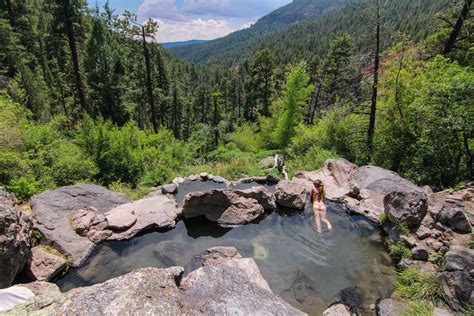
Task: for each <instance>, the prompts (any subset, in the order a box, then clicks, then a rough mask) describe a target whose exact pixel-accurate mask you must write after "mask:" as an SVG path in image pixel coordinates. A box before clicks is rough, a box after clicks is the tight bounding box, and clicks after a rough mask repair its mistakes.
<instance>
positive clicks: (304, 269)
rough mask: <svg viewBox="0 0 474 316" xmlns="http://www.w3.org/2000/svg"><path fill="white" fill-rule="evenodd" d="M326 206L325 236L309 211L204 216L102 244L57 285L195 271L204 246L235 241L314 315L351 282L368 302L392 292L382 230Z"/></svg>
mask: <svg viewBox="0 0 474 316" xmlns="http://www.w3.org/2000/svg"><path fill="white" fill-rule="evenodd" d="M188 189H189V187H188ZM201 189H202V187H201ZM186 191H189V190H186ZM328 209H329V211H328V217H329V220H330V221H331V222H332V224H333V226H334V229H333V231H331V232H329V231H327V230H325V231H323V232H322V233H320V234H319V233H317V232H316V228H315V226H316V225H315V223H314V216H313V214H312V212H311V211H308V210H307V211H305V212H292V213H288V212H273V213H272V214H269V215H267V216H266V217H264V218H263V219H261V220H260V221H259V222H258V223H253V224H249V225H245V226H239V227H236V228H223V227H220V226H218V225H217V224H215V223H212V222H209V221H207V220H205V219H202V218H198V219H189V220H183V221H180V222H179V223H178V224H177V226H176V228H175V229H173V230H170V231H168V232H151V233H148V234H145V235H142V236H139V237H136V238H134V239H132V240H129V241H121V242H118V241H117V242H107V243H105V244H103V245H101V246H100V247H98V248H97V249H96V250H95V252H94V253H93V254H92V255H91V256H90V258H89V259H88V260H87V262H86V263H85V265H84V266H83V267H81V268H79V269H74V270H71V271H70V272H69V273H68V274H67V275H66V276H65V277H63V278H62V279H60V280H59V281H58V285H59V286H60V288H61V289H62V290H63V291H68V290H70V289H73V288H75V287H80V286H88V285H93V284H96V283H100V282H104V281H106V280H109V279H111V278H114V277H118V276H120V275H123V274H126V273H128V272H130V271H132V270H134V269H137V268H144V267H159V268H166V267H171V266H183V267H185V268H186V270H187V271H189V270H192V269H194V268H195V267H194V266H193V264H192V263H193V260H192V259H193V258H194V257H195V256H196V255H199V254H201V253H203V252H204V251H205V250H206V249H208V248H210V247H214V246H234V247H236V248H237V249H238V250H239V252H240V253H241V254H242V256H244V257H252V258H254V259H255V261H256V262H257V265H258V266H259V268H260V270H261V272H262V274H263V276H264V278H265V279H266V280H267V281H268V283H269V285H270V287H271V288H272V290H273V292H274V293H276V294H278V295H280V296H281V297H282V298H283V299H285V300H286V301H287V302H289V303H290V304H292V305H293V306H294V307H296V308H299V309H300V310H302V311H304V312H307V313H309V314H313V315H320V314H322V311H323V310H324V309H325V308H326V307H327V304H329V303H331V300H332V299H333V298H334V297H335V296H336V295H337V294H338V292H339V291H341V290H342V289H345V288H347V287H349V286H357V287H359V288H361V289H362V291H363V295H364V303H365V304H366V305H367V306H368V305H370V304H372V303H374V302H375V300H376V299H378V298H382V297H388V296H390V294H391V292H392V289H393V284H394V281H395V269H394V268H393V264H392V262H391V260H390V257H389V256H388V254H387V252H386V249H385V248H384V246H383V243H382V240H381V238H380V232H379V231H378V229H377V228H375V227H374V226H372V225H371V224H370V223H369V222H368V221H367V220H366V219H365V218H363V217H361V216H350V215H348V214H346V213H345V212H344V211H343V209H342V208H341V207H340V206H339V205H338V204H332V203H328Z"/></svg>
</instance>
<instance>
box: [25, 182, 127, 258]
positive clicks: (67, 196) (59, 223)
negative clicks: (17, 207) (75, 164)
mask: <svg viewBox="0 0 474 316" xmlns="http://www.w3.org/2000/svg"><path fill="white" fill-rule="evenodd" d="M129 202H130V200H129V199H128V198H127V197H125V196H124V195H122V194H119V193H114V192H111V191H109V190H107V189H105V188H103V187H100V186H97V185H89V184H79V185H73V186H68V187H63V188H60V189H57V190H54V191H46V192H44V193H41V194H39V195H36V196H34V197H32V198H31V208H32V212H33V215H32V216H33V218H34V220H35V228H36V229H38V230H39V231H40V232H41V233H42V234H43V235H44V238H45V239H46V240H47V241H49V242H50V243H52V244H53V245H54V247H55V248H56V249H57V250H59V251H60V252H61V253H63V254H65V255H66V256H67V257H68V258H69V259H70V260H71V262H72V264H73V265H74V266H79V265H80V264H81V263H82V262H83V260H84V259H85V258H87V256H88V255H89V254H90V253H91V252H92V250H93V249H94V247H95V243H93V242H92V241H90V240H89V239H88V238H87V237H83V236H80V235H78V234H77V233H76V232H75V231H74V229H73V228H72V227H71V225H70V221H71V219H72V216H73V214H74V213H75V212H76V211H77V210H80V209H87V208H89V207H93V208H95V209H96V210H97V213H98V214H104V213H106V212H108V211H110V210H111V209H113V208H115V207H117V206H119V205H121V204H124V203H129Z"/></svg>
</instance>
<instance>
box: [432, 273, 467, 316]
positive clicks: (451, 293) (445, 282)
mask: <svg viewBox="0 0 474 316" xmlns="http://www.w3.org/2000/svg"><path fill="white" fill-rule="evenodd" d="M438 281H439V283H440V284H441V287H442V288H443V291H444V294H445V296H446V298H447V300H448V303H449V306H450V307H451V308H452V309H453V310H455V311H459V310H460V309H461V307H462V305H463V304H465V303H468V302H469V300H470V299H471V295H472V282H471V279H470V275H469V273H468V272H466V271H453V272H448V271H446V272H443V273H441V275H439V276H438Z"/></svg>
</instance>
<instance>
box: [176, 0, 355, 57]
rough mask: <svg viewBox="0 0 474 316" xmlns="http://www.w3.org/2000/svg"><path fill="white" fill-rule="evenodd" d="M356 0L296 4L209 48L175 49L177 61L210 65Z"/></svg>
mask: <svg viewBox="0 0 474 316" xmlns="http://www.w3.org/2000/svg"><path fill="white" fill-rule="evenodd" d="M351 1H352V0H294V1H293V2H292V3H290V4H288V5H286V6H284V7H281V8H279V9H277V10H275V11H273V12H271V13H270V14H268V15H266V16H264V17H263V18H261V19H260V20H258V21H257V23H255V24H254V25H252V26H251V27H249V28H247V29H244V30H241V31H237V32H234V33H232V34H229V35H227V36H225V37H223V38H220V39H216V40H213V41H209V42H207V43H205V44H199V45H193V46H192V49H190V46H183V47H177V48H174V49H172V51H173V52H174V53H175V54H176V56H177V57H179V58H182V59H185V60H188V61H192V62H194V63H210V62H213V61H214V60H216V59H218V57H219V56H220V55H222V54H223V53H225V52H228V51H231V50H233V49H238V48H241V47H248V46H250V43H251V42H253V40H255V39H256V38H260V37H262V36H265V35H268V34H271V33H273V32H276V31H278V30H281V29H282V28H285V27H287V26H289V25H292V24H295V23H298V22H301V21H304V20H308V19H312V18H315V17H318V16H321V15H325V14H328V13H329V12H332V11H334V10H336V9H339V8H341V7H343V6H345V5H347V4H348V3H350V2H351Z"/></svg>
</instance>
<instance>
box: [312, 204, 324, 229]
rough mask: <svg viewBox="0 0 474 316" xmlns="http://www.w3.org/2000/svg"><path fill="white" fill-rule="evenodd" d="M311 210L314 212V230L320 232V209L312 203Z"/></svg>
mask: <svg viewBox="0 0 474 316" xmlns="http://www.w3.org/2000/svg"><path fill="white" fill-rule="evenodd" d="M313 212H314V220H315V222H316V230H317V231H318V233H320V232H321V231H322V230H321V211H320V210H319V209H318V208H317V207H316V205H313Z"/></svg>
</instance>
